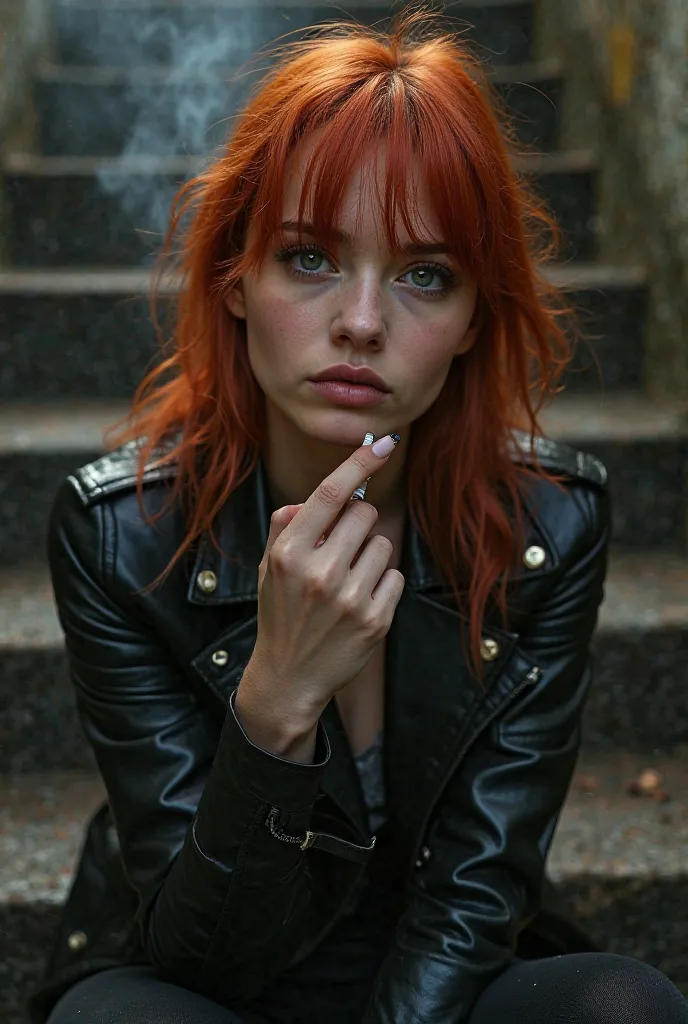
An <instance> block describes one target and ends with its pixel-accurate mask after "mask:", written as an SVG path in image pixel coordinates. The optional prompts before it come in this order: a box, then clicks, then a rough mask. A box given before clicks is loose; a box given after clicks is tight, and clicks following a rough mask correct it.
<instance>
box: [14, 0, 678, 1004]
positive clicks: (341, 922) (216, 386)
mask: <svg viewBox="0 0 688 1024" xmlns="http://www.w3.org/2000/svg"><path fill="white" fill-rule="evenodd" d="M426 17H428V16H427V15H423V14H422V13H418V12H417V13H416V14H413V15H408V14H407V15H406V16H405V17H404V18H401V19H399V20H398V22H397V24H396V26H395V28H394V31H393V33H392V35H391V37H390V38H387V37H385V36H383V35H382V34H379V33H374V32H372V31H370V30H366V29H363V28H360V27H356V28H355V27H352V26H349V27H348V29H346V30H342V31H340V32H339V34H337V33H336V32H331V33H330V34H322V35H321V37H319V38H318V37H315V38H311V39H310V40H308V41H306V42H305V43H301V44H298V45H296V46H294V47H293V48H292V50H291V51H290V52H288V53H287V55H286V56H285V58H284V59H283V61H282V63H281V64H280V65H279V66H277V67H276V69H275V70H274V72H272V73H271V74H270V76H268V78H267V79H266V80H265V81H264V82H263V83H262V87H261V89H260V90H259V91H258V92H257V93H256V95H255V96H254V98H253V99H252V101H251V103H250V104H249V105H248V107H247V109H246V110H245V111H244V113H243V114H242V116H241V117H240V118H239V119H238V123H237V125H236V127H235V129H234V132H233V135H232V137H231V139H230V141H229V142H228V144H227V147H226V150H225V152H224V154H223V155H222V156H221V157H219V158H218V159H217V160H216V161H215V162H214V163H213V164H212V166H210V168H209V169H208V170H207V171H206V172H205V173H204V174H202V175H201V176H200V177H199V178H198V179H196V180H195V182H193V183H191V185H189V186H187V188H186V189H185V190H183V192H182V195H181V197H180V202H179V203H178V205H177V209H176V213H175V218H174V221H173V226H172V231H171V235H170V238H169V239H168V250H169V249H170V247H171V239H172V237H173V236H174V234H175V232H176V230H177V229H178V228H179V225H180V223H181V221H182V220H183V219H186V222H187V231H186V236H185V242H184V245H183V249H182V255H183V266H182V269H183V271H184V275H185V276H184V285H183V288H182V292H181V295H180V298H179V302H178V310H177V320H176V326H175V333H174V344H173V347H172V350H171V354H170V355H169V358H168V359H167V360H166V362H164V363H163V364H162V366H161V367H160V369H159V370H156V371H155V372H153V373H151V374H150V375H149V377H148V378H147V380H146V381H144V382H143V384H142V386H141V388H140V389H139V392H138V393H137V395H136V397H135V401H134V407H133V415H132V417H131V421H130V423H129V424H128V427H127V429H126V431H125V432H124V433H122V434H120V436H119V438H118V442H117V443H118V445H119V446H118V447H115V448H114V450H113V451H112V452H111V453H110V454H109V455H108V456H105V457H104V458H102V459H99V460H98V461H97V462H95V463H93V464H91V465H89V466H86V467H82V469H80V470H79V471H77V472H76V473H75V474H74V475H73V476H72V477H70V478H69V479H68V480H67V481H65V483H64V485H63V486H62V488H61V489H60V492H59V494H58V496H57V498H56V501H55V505H54V509H53V514H52V518H51V524H50V535H49V552H50V561H51V570H52V576H53V583H54V588H55V595H56V600H57V605H58V609H59V614H60V619H61V622H62V625H63V628H64V631H65V635H66V640H67V647H68V651H69V658H70V665H71V672H72V677H73V680H74V685H75V689H76V695H77V701H78V707H79V712H80V715H81V720H82V722H83V726H84V729H85V732H86V735H87V737H88V740H89V742H90V743H91V745H92V747H93V750H94V752H95V755H96V758H97V761H98V766H99V769H100V772H101V773H102V776H103V779H104V782H105V786H106V789H107V797H108V799H107V803H105V804H104V805H103V806H102V807H101V808H100V809H99V810H98V812H97V813H96V815H95V816H94V818H93V820H92V821H91V823H90V826H89V829H88V833H87V836H86V844H85V848H84V851H83V853H82V858H81V862H80V865H79V870H78V873H77V877H76V880H75V883H74V887H73V889H72V892H71V894H70V899H69V902H68V905H67V907H66V910H65V912H64V915H63V920H62V925H61V930H60V934H59V936H58V942H57V946H56V949H55V952H54V955H53V958H52V961H51V963H50V964H49V968H48V977H47V978H46V980H45V984H44V985H43V987H42V989H41V992H40V993H38V994H37V995H36V998H35V999H34V1002H33V1013H34V1019H35V1020H36V1021H40V1022H41V1024H43V1021H45V1020H46V1019H48V1020H49V1022H50V1024H68V1022H69V1024H73V1022H75V1021H77V1020H78V1021H80V1022H81V1024H95V1022H103V1024H104V1022H108V1024H110V1022H115V1021H116V1022H118V1024H138V1022H144V1021H145V1022H147V1024H150V1022H152V1021H160V1022H162V1021H171V1020H174V1021H175V1022H177V1024H182V1022H183V1024H200V1022H204V1024H220V1022H234V1024H237V1022H247V1021H252V1022H261V1021H262V1022H265V1021H276V1022H277V1021H279V1022H287V1021H288V1022H292V1021H293V1022H309V1021H318V1022H321V1021H323V1020H328V1021H330V1022H337V1021H341V1022H356V1024H359V1022H361V1021H363V1022H365V1024H383V1022H385V1024H391V1022H395V1024H402V1022H403V1024H410V1022H414V1024H415V1022H423V1024H431V1022H432V1024H449V1022H452V1024H454V1022H459V1021H461V1022H470V1024H488V1022H489V1024H507V1022H512V1021H524V1022H525V1021H527V1022H529V1024H540V1022H546V1021H552V1022H554V1021H563V1020H566V1021H568V1022H580V1024H583V1022H585V1024H602V1022H608V1021H612V1020H614V1021H615V1022H616V1021H620V1020H623V1021H625V1022H629V1024H630V1022H638V1024H640V1022H641V1021H642V1022H643V1024H647V1022H649V1021H662V1024H673V1022H685V1021H688V1008H687V1007H686V1003H685V1001H684V1000H683V997H682V996H681V994H680V993H679V992H678V990H677V989H675V988H674V986H673V985H672V984H671V983H670V982H669V981H668V980H667V979H666V978H664V977H663V976H662V975H661V974H660V973H659V972H658V971H656V970H655V969H654V968H651V967H649V966H646V965H644V964H642V963H639V962H638V961H635V960H632V959H628V958H624V957H621V956H615V955H613V954H603V953H600V952H598V951H597V950H596V949H595V946H594V944H592V943H591V942H590V940H589V939H588V938H587V936H585V935H584V933H583V932H582V931H581V930H580V929H579V928H577V926H576V925H575V924H574V923H572V922H570V921H567V919H566V918H565V916H564V915H563V914H562V913H561V912H560V911H559V910H558V909H557V906H556V900H555V898H554V895H553V893H552V892H551V891H550V890H549V888H548V886H547V884H546V883H545V879H544V863H545V858H546V855H547V851H548V848H549V845H550V843H551V839H552V835H553V832H554V829H555V826H556V823H557V819H558V816H559V813H560V810H561V807H562V803H563V801H564V799H565V796H566V792H567V789H568V786H569V782H570V779H571V775H572V772H573V769H574V765H575V761H576V755H577V751H578V747H579V742H580V729H581V713H582V709H583V705H584V701H585V697H586V693H587V690H588V686H589V683H590V669H589V664H588V646H589V641H590V637H591V634H592V632H593V629H594V627H595V623H596V618H597V611H598V606H599V604H600V601H601V599H602V596H603V581H604V576H605V569H606V552H607V544H608V539H609V529H610V527H609V506H608V495H607V490H606V483H605V476H606V474H605V472H604V467H602V466H601V465H600V464H599V463H598V462H597V461H596V460H595V459H593V458H592V457H590V456H586V455H584V454H583V453H577V452H575V451H572V450H571V449H569V448H567V447H566V446H563V445H558V444H554V443H551V442H548V441H546V440H545V439H544V438H543V437H542V436H541V432H540V430H539V426H538V422H537V415H536V414H537V411H538V406H539V404H541V399H542V397H543V396H546V395H548V394H550V393H551V392H552V391H553V390H554V386H555V384H556V380H557V379H558V376H559V374H560V373H561V370H562V369H563V367H564V366H565V364H566V354H567V349H566V342H565V338H564V334H563V332H562V328H561V326H560V324H559V314H560V313H561V309H558V308H557V303H556V296H555V294H554V293H553V291H552V289H550V288H548V286H547V284H546V282H545V280H544V278H543V277H542V276H541V273H540V271H539V262H540V261H541V260H542V259H543V258H544V257H545V256H546V255H547V253H546V252H544V251H543V247H542V244H541V243H538V232H537V231H536V230H535V228H536V227H537V226H538V225H541V226H544V227H545V228H547V227H549V228H552V227H553V225H552V224H551V222H550V221H549V219H548V216H547V214H546V213H544V212H543V211H542V210H541V209H540V208H539V207H538V205H537V202H536V201H535V199H533V197H532V196H530V195H529V194H528V193H527V192H526V191H525V189H524V187H523V186H522V185H521V184H519V183H518V182H517V181H516V179H515V177H514V174H513V172H512V170H511V166H510V162H509V154H508V152H507V143H505V141H504V139H505V136H504V135H502V134H501V132H500V128H499V124H498V122H497V120H496V118H495V115H494V114H493V113H492V111H491V108H490V105H489V104H488V101H487V99H486V98H485V95H486V90H485V89H484V87H483V89H481V88H479V87H478V85H476V83H475V81H474V79H475V77H476V76H477V72H478V68H477V67H476V65H475V64H474V63H473V62H472V61H471V60H470V59H469V57H468V55H467V54H466V53H465V51H464V50H463V49H462V48H461V46H460V45H459V44H458V43H457V41H456V40H454V39H453V38H452V37H451V36H448V37H443V38H440V37H439V36H427V37H425V38H424V39H423V38H420V37H419V38H414V36H413V30H414V29H416V28H417V27H418V26H419V25H424V24H426V22H425V18H426ZM538 245H539V247H538ZM333 364H338V365H336V366H334V368H333ZM341 364H344V367H345V368H344V369H342V368H341ZM347 367H348V368H349V370H348V371H347V369H346V368H347ZM347 372H349V378H350V383H349V385H348V386H347V385H345V384H342V383H341V381H342V379H344V378H346V375H347ZM371 374H374V375H375V376H371ZM316 378H319V380H320V383H318V382H317V381H316ZM351 378H354V379H358V380H359V382H360V381H363V384H364V385H365V384H366V383H370V382H371V381H372V382H373V384H377V387H366V386H359V387H356V386H355V385H354V384H352V383H351ZM322 380H330V381H332V380H339V381H340V383H339V385H336V384H332V383H330V384H323V383H322ZM531 385H532V386H531ZM536 399H537V400H536ZM137 438H138V439H139V440H138V441H137ZM374 439H377V441H381V442H382V449H383V450H382V451H379V450H376V448H377V447H378V445H377V441H376V443H375V444H371V443H370V442H372V441H373V440H374ZM364 440H365V442H366V443H365V444H364V443H363V441H364ZM366 487H367V490H366ZM352 496H358V497H363V500H352Z"/></svg>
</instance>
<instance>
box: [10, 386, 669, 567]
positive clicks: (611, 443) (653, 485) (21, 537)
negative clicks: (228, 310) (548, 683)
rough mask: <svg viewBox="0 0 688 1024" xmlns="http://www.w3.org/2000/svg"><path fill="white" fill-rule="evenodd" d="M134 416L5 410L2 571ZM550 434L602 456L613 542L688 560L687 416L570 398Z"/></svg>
mask: <svg viewBox="0 0 688 1024" xmlns="http://www.w3.org/2000/svg"><path fill="white" fill-rule="evenodd" d="M125 413H126V406H125V405H122V404H118V403H112V402H83V401H70V402H64V403H58V404H54V405H50V406H48V405H6V406H5V408H4V409H0V480H1V481H2V488H1V489H0V567H4V568H12V567H19V566H26V565H27V564H31V563H34V562H38V563H42V562H43V559H44V555H43V552H44V541H45V529H46V524H47V519H48V512H49V509H50V506H51V504H52V500H53V497H54V495H55V493H56V491H57V489H58V487H59V485H60V483H61V481H62V480H63V479H64V477H65V476H67V474H68V473H71V472H73V470H74V469H76V468H77V467H78V466H80V465H82V464H84V463H86V462H89V461H91V460H92V459H95V458H97V457H98V455H99V454H100V453H101V452H102V431H103V430H104V428H105V427H106V426H108V425H112V424H114V422H115V421H117V420H118V419H119V418H120V416H121V415H124V414H125ZM542 423H543V425H544V427H545V429H546V431H547V432H548V433H549V434H550V435H551V436H552V437H554V438H556V439H560V440H564V441H568V442H570V443H573V444H574V445H576V446H578V447H582V448H583V449H585V450H587V451H591V452H592V453H593V454H595V455H598V456H599V457H600V458H601V459H602V460H603V461H604V462H605V464H606V465H607V467H608V469H609V473H610V480H611V492H612V497H613V501H614V506H615V524H614V540H615V541H616V542H617V543H618V544H622V545H629V546H632V547H635V548H644V547H657V548H663V549H666V550H673V551H678V552H681V551H685V550H686V549H687V547H688V545H687V543H686V540H687V538H686V510H687V508H688V500H687V495H686V483H685V466H686V459H687V456H688V428H687V427H686V422H685V417H684V415H683V412H682V410H681V409H680V408H678V407H671V406H669V405H668V404H665V405H663V406H661V407H658V406H655V405H653V404H652V403H651V402H649V401H648V400H647V399H644V398H642V397H640V396H637V395H624V394H609V395H607V396H605V397H604V398H600V397H594V398H592V397H589V396H585V395H572V396H569V395H566V394H562V395H560V396H558V397H557V399H556V401H555V408H552V409H551V410H550V411H548V412H547V413H545V414H544V415H543V416H542Z"/></svg>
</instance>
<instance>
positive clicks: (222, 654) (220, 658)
mask: <svg viewBox="0 0 688 1024" xmlns="http://www.w3.org/2000/svg"><path fill="white" fill-rule="evenodd" d="M212 661H213V664H214V665H226V664H227V662H228V661H229V655H228V654H227V651H213V654H212Z"/></svg>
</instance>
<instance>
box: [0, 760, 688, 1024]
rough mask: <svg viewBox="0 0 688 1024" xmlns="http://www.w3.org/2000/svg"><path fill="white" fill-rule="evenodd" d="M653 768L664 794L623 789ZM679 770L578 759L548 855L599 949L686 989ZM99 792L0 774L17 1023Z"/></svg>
mask: <svg viewBox="0 0 688 1024" xmlns="http://www.w3.org/2000/svg"><path fill="white" fill-rule="evenodd" d="M647 767H652V768H653V769H655V770H658V771H660V772H661V774H662V786H663V787H664V788H665V789H666V791H667V794H668V795H669V797H670V799H669V800H668V802H666V803H660V802H658V801H657V800H655V799H654V798H652V797H648V796H646V797H632V796H629V795H628V794H627V785H628V783H629V781H631V780H634V779H637V778H638V776H639V775H640V773H641V772H642V771H644V770H645V769H646V768H647ZM687 773H688V767H687V764H686V760H685V758H683V759H681V758H678V757H676V758H671V759H662V760H660V761H657V760H654V759H653V760H652V762H651V763H650V764H648V761H647V759H645V758H643V757H638V756H635V757H633V756H629V755H622V754H618V753H611V754H608V755H599V754H598V755H584V756H583V757H582V758H581V759H580V761H579V764H578V768H577V771H576V774H575V776H574V779H573V782H572V785H571V788H570V791H569V795H568V798H567V801H566V804H565V807H564V810H563V813H562V816H561V819H560V821H559V826H558V829H557V832H556V835H555V838H554V842H553V845H552V850H551V853H550V858H549V865H548V867H549V873H550V875H551V877H552V879H553V880H554V881H555V883H556V884H557V886H558V888H559V889H560V891H561V892H562V895H563V896H564V897H565V899H566V901H567V903H568V905H569V906H570V909H571V912H572V913H573V915H574V916H575V918H576V920H578V921H580V923H581V924H582V925H583V926H584V927H585V928H586V929H587V930H588V931H589V932H590V933H591V935H592V936H593V938H594V939H595V940H596V942H597V943H599V944H600V945H601V946H603V947H604V948H606V949H609V950H611V951H612V952H615V953H622V954H625V955H627V956H633V957H636V958H637V959H639V960H643V961H645V962H646V963H650V964H652V965H653V966H655V967H657V968H658V969H659V970H661V971H663V972H664V973H665V974H666V975H667V976H668V977H669V978H671V980H672V981H673V982H674V984H676V985H678V987H679V988H681V989H682V991H684V993H686V994H688V967H687V965H688V924H687V922H686V917H685V914H683V913H681V912H680V910H679V908H680V907H681V906H683V904H684V902H685V900H686V898H687V897H688V862H687V861H686V858H685V856H684V853H685V846H686V843H688V801H686V791H687V783H688V774H687ZM104 798H105V792H104V789H103V786H102V783H101V782H100V780H99V778H98V777H97V776H96V775H95V774H91V773H84V772H55V773H53V772H51V773H44V774H37V775H26V776H22V777H19V778H7V777H6V778H4V779H0V965H2V966H1V967H0V972H2V973H1V974H0V977H2V975H4V978H3V981H4V985H0V988H1V989H2V992H3V995H2V996H0V1017H1V1018H2V1020H3V1021H4V1022H5V1024H27V1019H26V1016H25V1010H24V1003H25V1000H26V998H27V994H28V992H29V991H30V990H31V989H32V988H33V986H34V985H35V984H36V983H37V981H38V978H39V976H40V972H41V970H42V966H43V962H44V957H45V955H46V952H47V950H48V949H49V948H50V944H51V941H52V940H53V935H54V933H55V930H56V926H57V922H58V920H59V916H60V913H61V909H62V905H63V903H64V901H65V899H66V897H67V895H68V891H69V886H70V883H71V879H72V876H73V871H74V868H75V866H76V864H77V862H78V858H79V853H80V847H81V841H82V836H83V830H84V826H85V823H86V821H87V820H88V818H89V816H90V814H91V813H92V812H93V811H94V810H95V809H96V807H97V806H98V805H99V804H100V802H101V800H102V799H104Z"/></svg>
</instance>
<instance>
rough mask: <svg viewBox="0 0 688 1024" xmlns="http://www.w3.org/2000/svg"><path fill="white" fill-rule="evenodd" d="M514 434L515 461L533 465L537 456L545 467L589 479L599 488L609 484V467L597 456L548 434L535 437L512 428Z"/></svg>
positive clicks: (513, 452) (513, 454)
mask: <svg viewBox="0 0 688 1024" xmlns="http://www.w3.org/2000/svg"><path fill="white" fill-rule="evenodd" d="M512 436H513V442H512V443H511V445H510V454H511V458H512V459H513V461H514V462H523V463H526V464H527V463H530V464H533V463H534V462H535V459H536V458H537V460H538V462H539V463H540V465H541V466H543V467H544V468H545V469H548V470H551V471H552V472H554V473H564V474H566V475H567V476H571V477H577V478H578V479H581V480H589V481H590V482H591V483H594V484H597V485H598V486H599V487H605V486H606V484H607V468H606V466H605V465H604V463H603V462H601V461H600V460H599V459H598V458H597V457H596V456H595V455H591V454H590V453H589V452H582V451H579V450H578V449H577V448H572V447H571V445H568V444H564V443H563V442H561V441H552V440H551V439H550V438H548V437H541V436H539V435H537V436H535V437H533V436H532V435H531V434H528V433H526V432H525V431H523V430H514V431H512Z"/></svg>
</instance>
